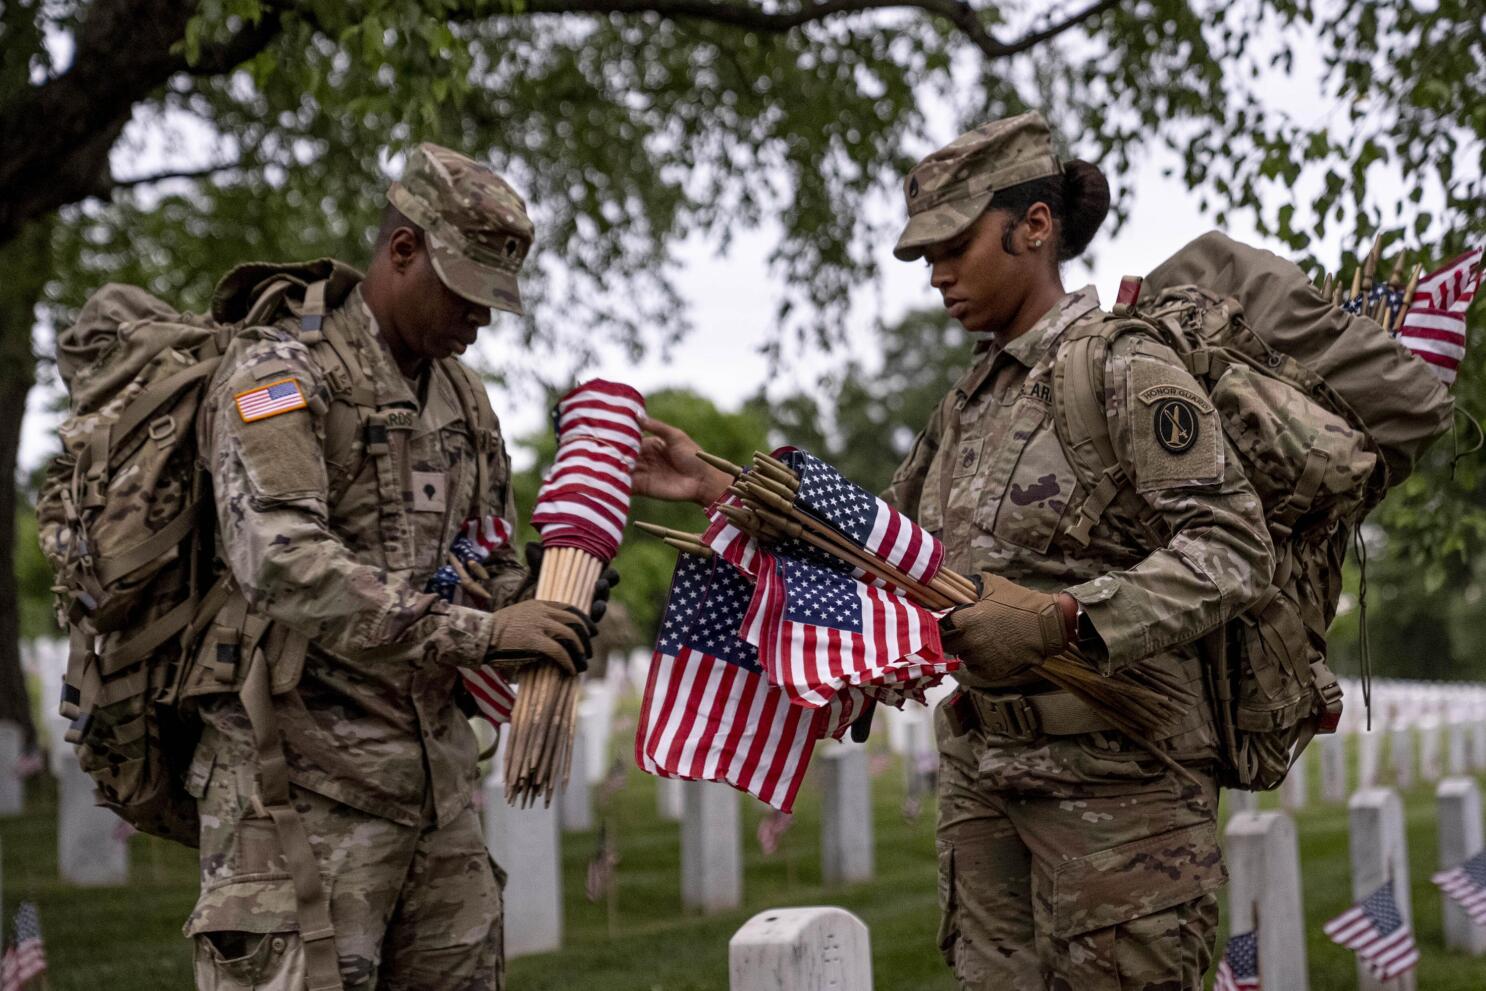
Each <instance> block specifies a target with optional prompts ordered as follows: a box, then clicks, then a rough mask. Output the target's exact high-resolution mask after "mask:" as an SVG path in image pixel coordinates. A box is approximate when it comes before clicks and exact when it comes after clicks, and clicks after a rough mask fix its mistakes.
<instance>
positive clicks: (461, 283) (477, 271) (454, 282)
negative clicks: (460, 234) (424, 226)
mask: <svg viewBox="0 0 1486 991" xmlns="http://www.w3.org/2000/svg"><path fill="white" fill-rule="evenodd" d="M425 237H426V238H427V240H428V257H429V259H430V260H431V261H432V262H433V270H434V272H435V273H436V274H437V275H438V277H439V281H440V282H442V283H443V284H444V285H445V286H447V287H448V288H449V291H450V292H453V293H455V294H457V295H459V296H463V297H464V298H465V299H467V300H469V301H470V302H472V303H479V304H481V305H483V306H490V307H494V308H495V309H497V310H505V311H506V312H507V313H515V314H517V315H521V314H524V313H526V310H525V309H524V308H523V307H522V305H521V290H520V288H519V287H518V286H517V284H516V273H515V272H508V271H502V270H501V269H497V268H491V267H490V266H488V265H481V264H479V263H478V262H473V261H470V260H469V259H468V258H466V257H465V256H464V255H462V254H460V253H459V252H458V251H455V250H454V249H453V248H451V247H449V246H448V245H447V244H445V243H444V242H443V241H440V240H439V239H438V237H436V236H435V235H433V234H431V233H428V232H426V231H425Z"/></svg>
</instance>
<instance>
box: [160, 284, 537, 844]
mask: <svg viewBox="0 0 1486 991" xmlns="http://www.w3.org/2000/svg"><path fill="white" fill-rule="evenodd" d="M327 319H328V320H331V321H335V324H336V327H337V328H338V329H339V330H340V331H341V333H342V334H343V335H344V338H345V339H346V341H347V342H348V343H349V344H350V345H351V348H352V350H354V352H355V354H356V360H357V361H359V362H360V364H361V366H362V369H363V371H364V372H365V375H366V382H368V383H369V384H370V386H371V388H372V391H373V392H374V393H375V397H374V400H375V405H376V407H377V409H378V411H379V412H380V413H383V414H385V415H386V418H387V424H388V430H387V438H388V444H387V448H388V455H386V456H382V457H375V456H372V453H373V452H369V451H368V447H367V443H366V437H367V432H366V431H365V430H364V429H362V428H361V427H359V426H358V427H355V428H354V429H351V430H349V431H342V432H343V433H345V434H348V435H349V436H351V437H353V438H354V439H353V440H352V441H351V443H350V449H349V450H348V451H344V452H338V451H335V450H333V446H334V445H331V446H330V447H327V442H326V424H327V420H328V418H329V417H331V416H336V415H354V414H353V413H350V412H349V410H348V408H347V407H348V406H349V404H348V403H346V402H345V400H344V399H336V398H335V397H334V394H333V393H334V390H333V389H332V388H331V383H329V382H327V380H326V379H327V376H326V375H325V373H324V372H323V370H322V368H321V367H320V366H319V365H318V364H317V362H316V360H315V359H314V357H313V355H312V353H311V350H310V349H309V348H307V347H306V345H305V344H304V343H302V342H301V341H300V340H299V339H298V336H297V333H298V332H297V324H296V323H295V322H293V321H286V322H285V323H283V324H280V325H277V326H274V327H267V328H261V329H254V330H251V331H248V332H246V333H244V334H243V335H241V336H239V337H238V338H236V339H235V340H234V341H233V343H232V345H231V346H230V348H229V350H228V351H227V353H226V356H225V357H224V359H223V362H222V365H221V368H220V369H219V371H218V373H217V375H216V377H215V379H214V380H213V382H212V385H211V387H210V392H209V400H208V402H209V408H208V409H207V411H206V413H205V414H204V415H203V416H202V417H201V419H200V421H199V423H200V430H201V435H202V436H201V452H202V457H203V458H204V459H205V463H206V464H208V465H209V466H210V468H211V474H212V480H213V488H214V492H215V498H216V504H217V516H218V520H219V534H218V543H219V547H220V549H221V550H220V553H221V554H222V555H223V557H224V558H225V561H226V564H227V566H228V567H230V568H231V570H232V574H233V576H234V578H235V580H236V582H237V584H238V586H239V587H240V588H241V589H242V590H243V593H244V595H245V597H246V599H247V601H248V603H249V605H250V607H251V608H252V609H253V610H255V611H256V612H257V613H258V614H259V615H261V616H263V617H265V618H267V619H269V620H271V621H272V622H273V623H274V624H277V625H279V626H282V627H288V628H290V629H292V630H295V631H297V632H299V633H301V634H303V635H304V636H305V637H307V638H308V639H309V641H310V644H309V648H308V651H307V653H306V656H305V661H304V670H303V673H302V675H301V677H300V679H299V682H298V686H297V689H296V690H293V691H288V692H286V693H283V694H278V695H276V696H275V700H274V701H275V706H276V709H277V715H278V720H279V725H280V728H281V730H282V733H283V737H284V750H285V756H286V758H287V761H288V765H289V777H290V779H291V780H292V781H293V782H294V783H295V784H297V785H300V786H301V787H304V788H307V789H309V790H311V791H314V792H317V793H319V794H322V795H325V796H327V797H330V798H333V799H335V800H337V801H340V802H344V803H345V804H347V805H350V806H352V807H354V808H357V809H360V810H362V811H364V812H368V813H370V814H372V815H376V816H380V817H384V818H387V819H390V820H392V821H394V822H399V823H404V824H408V825H414V824H417V823H419V822H420V821H422V820H423V816H424V812H425V809H427V808H429V806H428V804H427V803H428V802H429V801H430V799H429V797H428V796H430V795H431V803H432V805H431V808H432V810H433V812H434V813H435V815H436V817H437V821H438V824H439V825H440V826H442V825H444V824H446V823H447V822H449V821H450V820H451V819H453V818H454V817H455V816H456V815H458V814H459V813H460V812H461V810H463V809H464V808H465V807H466V806H467V805H468V804H469V799H470V794H471V789H472V786H473V778H474V772H475V764H476V761H475V758H476V754H477V749H476V740H475V737H474V734H473V732H472V731H471V729H470V726H469V723H468V721H467V720H466V718H465V717H464V716H463V715H462V714H461V712H460V710H459V708H458V706H456V705H455V704H454V697H455V691H456V688H457V686H458V683H459V673H458V670H457V668H458V667H459V666H467V667H473V666H476V665H478V664H479V662H480V661H481V659H482V658H483V656H484V654H485V651H486V648H487V645H488V643H489V641H490V634H491V618H490V614H489V613H487V612H484V611H481V610H476V609H473V608H469V607H467V606H463V605H451V604H449V603H446V602H444V601H443V600H441V599H439V598H438V597H437V596H435V595H432V594H430V593H427V592H424V591H422V590H423V588H424V587H425V585H426V583H427V581H428V579H429V577H430V576H431V575H432V574H433V572H434V570H435V569H436V568H437V567H438V566H439V564H441V563H442V560H443V557H444V554H445V552H446V551H447V549H448V548H449V546H450V543H451V541H452V540H453V538H454V537H455V536H456V535H457V533H458V530H459V527H460V524H461V523H462V522H463V521H464V520H465V519H466V518H467V517H469V516H470V515H472V513H473V512H474V509H475V504H476V501H477V500H476V493H475V486H476V465H475V461H474V459H475V457H476V452H477V449H476V445H475V443H474V431H475V430H477V429H479V428H478V425H476V424H471V423H468V422H466V416H465V413H464V412H463V406H462V404H461V402H460V401H459V394H458V393H457V392H456V391H455V386H454V383H453V382H452V381H451V376H453V375H463V374H468V373H467V372H466V371H465V370H464V369H462V368H460V367H459V366H458V365H457V363H456V362H455V361H454V360H453V359H447V360H445V361H440V362H434V363H432V364H431V365H430V366H428V367H427V369H426V371H425V374H424V375H423V376H422V378H421V380H420V381H419V382H417V383H410V382H409V381H408V380H407V379H405V378H404V377H403V375H402V374H401V372H400V371H399V369H398V367H397V365H396V363H395V362H394V361H393V360H392V356H391V354H390V353H389V352H388V351H387V349H386V347H385V345H384V344H383V343H382V340H381V337H380V335H379V334H378V332H377V329H376V326H375V322H374V320H373V318H372V316H371V313H370V311H369V310H368V309H367V308H366V306H365V303H364V302H363V300H362V297H361V291H360V289H359V288H357V289H356V290H355V291H353V292H352V293H351V295H350V296H349V297H348V298H347V300H346V301H345V303H344V304H343V305H342V306H340V307H339V308H338V309H336V310H335V311H333V312H332V313H331V314H329V316H328V317H327ZM283 379H294V380H295V381H296V382H298V384H299V386H300V387H301V389H302V390H303V393H304V395H305V397H306V399H307V401H308V408H305V409H299V410H295V411H292V412H288V413H280V414H276V415H273V416H270V417H266V418H263V419H256V420H252V421H251V422H248V421H245V419H244V417H243V416H242V415H241V414H240V412H239V410H238V407H237V404H236V403H235V401H234V397H236V396H237V395H239V394H241V393H243V392H244V391H250V390H254V389H257V388H259V387H261V386H263V385H265V384H267V383H272V382H276V381H280V380H283ZM473 391H474V393H475V394H476V395H477V397H478V401H479V402H481V403H486V402H487V400H486V398H485V391H484V388H483V387H478V388H476V389H475V390H473ZM337 405H339V406H340V407H341V408H340V409H338V410H337V409H336V408H335V407H336V406H337ZM487 422H488V423H490V424H495V423H496V420H495V417H494V415H493V414H488V415H487ZM488 441H489V443H487V445H486V447H485V449H486V451H487V452H488V455H487V456H488V458H489V459H490V463H489V464H488V466H487V472H488V488H489V491H488V492H487V493H486V496H485V505H486V506H487V507H489V508H490V509H494V510H499V511H500V512H501V514H502V515H503V516H505V517H506V518H507V519H513V518H514V515H515V507H514V504H513V500H512V496H511V492H510V486H509V484H508V482H509V478H510V462H509V460H508V459H507V457H506V453H505V447H504V444H503V443H502V442H501V439H500V436H499V431H498V428H497V430H496V435H495V436H494V437H493V438H488ZM389 456H390V458H389ZM331 459H343V460H344V463H341V464H334V463H331ZM389 467H390V472H389V470H388V469H389ZM388 474H390V475H391V487H390V488H389V486H388V481H389V480H388V478H386V477H383V476H384V475H388ZM490 570H491V572H492V578H491V586H492V587H491V591H492V592H493V593H494V594H495V605H496V606H500V605H504V604H506V602H508V601H509V600H510V599H511V598H513V597H514V592H515V590H516V588H517V587H518V586H519V585H520V584H521V580H522V579H523V578H524V575H525V571H524V569H523V568H522V566H521V564H520V563H519V562H518V561H517V559H516V556H515V553H514V551H513V549H512V548H510V547H507V548H505V549H504V550H503V551H502V552H501V553H500V554H499V555H498V556H497V558H496V559H495V560H494V561H493V562H492V564H491V565H490ZM268 642H269V643H270V644H272V643H273V638H272V637H270V638H268ZM202 708H203V718H204V720H205V722H206V724H207V729H206V733H205V735H204V738H203V746H202V747H201V748H200V749H199V750H198V754H197V759H196V762H195V766H193V768H192V772H191V774H190V776H189V777H188V782H187V784H188V787H189V786H190V785H191V784H192V782H193V781H195V782H198V783H199V782H201V781H204V780H205V778H206V777H207V776H208V775H209V773H210V769H211V762H212V761H214V760H224V759H227V760H233V759H240V758H241V757H242V756H243V755H244V754H245V753H246V754H251V752H252V735H251V730H250V727H249V725H248V723H247V718H246V713H245V712H244V710H243V708H242V705H241V703H240V702H239V700H238V698H237V696H236V695H232V694H219V695H215V696H211V697H209V698H207V699H204V700H203V706H202Z"/></svg>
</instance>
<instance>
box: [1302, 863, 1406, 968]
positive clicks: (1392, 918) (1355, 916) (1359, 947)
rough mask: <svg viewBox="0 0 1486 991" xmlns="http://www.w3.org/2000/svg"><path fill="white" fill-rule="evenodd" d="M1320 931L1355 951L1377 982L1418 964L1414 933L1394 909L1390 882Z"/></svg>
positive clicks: (1396, 908) (1396, 906)
mask: <svg viewBox="0 0 1486 991" xmlns="http://www.w3.org/2000/svg"><path fill="white" fill-rule="evenodd" d="M1324 929H1325V932H1326V935H1327V936H1328V937H1330V938H1331V941H1332V942H1334V943H1338V944H1340V945H1342V946H1345V947H1346V948H1347V949H1349V950H1353V951H1355V952H1356V954H1357V956H1358V957H1359V958H1361V960H1362V961H1363V963H1364V964H1366V965H1367V967H1368V969H1369V970H1371V971H1372V972H1373V973H1374V974H1376V975H1377V977H1378V979H1379V980H1384V981H1386V980H1389V979H1391V978H1394V977H1397V976H1398V975H1399V974H1402V973H1404V972H1405V971H1407V970H1409V969H1410V968H1412V967H1414V966H1415V965H1416V964H1417V963H1418V962H1419V948H1418V946H1417V945H1416V944H1415V942H1414V930H1413V928H1412V927H1411V926H1409V925H1408V923H1407V922H1406V921H1405V920H1404V918H1403V915H1402V913H1401V912H1399V910H1398V903H1397V902H1396V901H1395V900H1394V897H1393V882H1392V881H1388V882H1385V883H1384V884H1383V885H1382V886H1381V887H1380V888H1378V889H1377V890H1376V891H1374V892H1373V893H1372V894H1370V895H1368V896H1367V897H1366V898H1364V899H1362V901H1360V902H1358V903H1357V904H1356V905H1354V906H1352V907H1351V908H1349V909H1348V910H1347V911H1345V912H1343V913H1342V914H1341V915H1339V916H1337V917H1336V918H1334V919H1332V920H1331V921H1330V922H1328V923H1326V925H1325V927H1324Z"/></svg>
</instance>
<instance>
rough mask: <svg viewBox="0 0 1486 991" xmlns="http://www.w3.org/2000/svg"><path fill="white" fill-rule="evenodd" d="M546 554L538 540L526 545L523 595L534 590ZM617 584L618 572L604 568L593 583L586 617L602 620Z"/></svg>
mask: <svg viewBox="0 0 1486 991" xmlns="http://www.w3.org/2000/svg"><path fill="white" fill-rule="evenodd" d="M546 552H547V551H546V548H545V547H543V546H542V542H541V541H540V540H533V541H532V542H531V543H529V544H527V545H526V552H525V553H526V573H527V580H526V582H525V583H524V584H523V585H522V586H521V590H522V592H523V593H524V592H526V591H527V590H528V589H530V588H536V586H537V575H539V574H541V573H542V555H544V554H545V553H546ZM618 584H619V570H618V569H617V568H615V567H613V566H612V565H611V566H609V567H608V568H605V569H604V573H603V574H602V575H600V576H599V580H598V581H597V582H595V583H594V585H593V601H592V602H591V603H589V606H588V615H589V618H591V619H592V620H593V621H594V622H595V623H597V622H598V621H599V620H601V619H603V618H604V613H605V612H607V611H608V609H609V592H610V590H611V589H613V588H614V586H615V585H618Z"/></svg>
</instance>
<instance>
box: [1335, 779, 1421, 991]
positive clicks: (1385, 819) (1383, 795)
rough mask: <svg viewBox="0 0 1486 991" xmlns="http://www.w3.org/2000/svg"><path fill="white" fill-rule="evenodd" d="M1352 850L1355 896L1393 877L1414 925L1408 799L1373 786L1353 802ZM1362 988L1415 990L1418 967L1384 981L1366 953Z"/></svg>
mask: <svg viewBox="0 0 1486 991" xmlns="http://www.w3.org/2000/svg"><path fill="white" fill-rule="evenodd" d="M1347 809H1348V820H1349V824H1350V832H1351V835H1350V839H1349V841H1348V845H1349V847H1350V848H1351V854H1352V898H1353V899H1354V900H1361V899H1363V898H1365V897H1367V896H1368V895H1370V894H1372V893H1373V892H1374V891H1376V890H1377V889H1378V888H1380V887H1382V886H1383V884H1384V883H1386V882H1387V881H1389V880H1392V881H1393V896H1394V898H1395V899H1396V900H1397V902H1398V911H1399V913H1400V914H1401V915H1402V916H1403V921H1404V924H1405V925H1413V920H1414V913H1413V910H1412V906H1411V904H1410V901H1409V857H1408V849H1407V843H1406V840H1405V837H1404V830H1403V803H1402V802H1400V801H1399V798H1398V793H1397V792H1395V791H1393V790H1392V789H1389V788H1368V789H1365V790H1363V791H1359V792H1357V793H1356V794H1354V795H1353V796H1352V800H1351V801H1350V802H1348V803H1347ZM1357 987H1358V989H1359V991H1413V989H1414V971H1409V972H1408V973H1406V974H1402V975H1400V976H1399V977H1395V978H1393V979H1392V980H1391V981H1380V980H1378V979H1377V978H1376V977H1374V976H1373V974H1372V971H1370V970H1368V968H1367V965H1366V964H1364V963H1363V962H1362V961H1361V960H1360V959H1359V960H1358V961H1357Z"/></svg>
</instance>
